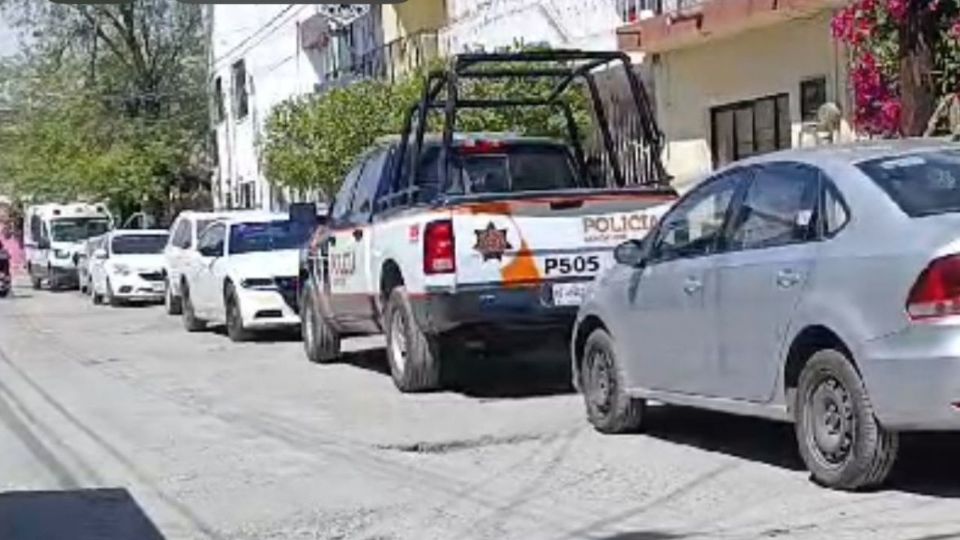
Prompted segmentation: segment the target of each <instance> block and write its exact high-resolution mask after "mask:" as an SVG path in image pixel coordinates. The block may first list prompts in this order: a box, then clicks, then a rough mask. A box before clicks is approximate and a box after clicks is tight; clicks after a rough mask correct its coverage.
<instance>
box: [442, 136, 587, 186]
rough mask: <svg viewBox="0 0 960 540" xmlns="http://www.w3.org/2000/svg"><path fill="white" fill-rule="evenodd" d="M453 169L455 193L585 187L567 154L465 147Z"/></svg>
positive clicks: (539, 148)
mask: <svg viewBox="0 0 960 540" xmlns="http://www.w3.org/2000/svg"><path fill="white" fill-rule="evenodd" d="M453 165H454V166H453V167H452V169H451V181H452V183H453V186H452V191H453V192H455V193H517V192H524V191H549V190H558V189H575V188H578V187H582V186H581V184H580V182H579V181H578V179H577V176H576V175H575V174H574V169H573V164H572V162H571V159H570V156H569V154H568V153H567V150H566V148H565V147H563V146H558V145H526V144H524V145H517V146H505V147H503V148H502V149H491V150H486V149H484V150H482V151H479V152H478V151H476V150H474V149H471V148H470V147H462V148H460V149H459V152H458V153H457V155H456V156H455V157H454V160H453Z"/></svg>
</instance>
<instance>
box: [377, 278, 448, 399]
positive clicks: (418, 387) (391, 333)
mask: <svg viewBox="0 0 960 540" xmlns="http://www.w3.org/2000/svg"><path fill="white" fill-rule="evenodd" d="M384 323H385V324H384V326H385V330H386V335H387V359H388V360H389V362H390V374H391V375H392V376H393V383H394V384H395V385H396V386H397V388H398V389H399V390H400V391H401V392H425V391H429V390H436V389H438V388H439V387H440V344H439V339H438V338H437V337H435V336H430V335H428V334H426V333H425V332H424V331H423V330H422V329H421V328H420V326H418V325H417V321H416V319H415V318H414V316H413V307H412V306H411V304H410V297H409V296H407V291H406V289H405V288H404V287H397V288H395V289H393V290H392V291H391V292H390V296H389V298H388V299H387V307H386V314H385V317H384Z"/></svg>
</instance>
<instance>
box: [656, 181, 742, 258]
mask: <svg viewBox="0 0 960 540" xmlns="http://www.w3.org/2000/svg"><path fill="white" fill-rule="evenodd" d="M741 174H742V173H740V172H735V173H728V174H726V175H724V176H722V177H720V178H717V179H716V180H713V181H710V182H709V183H708V184H705V185H703V186H701V187H699V188H697V189H696V190H695V191H694V192H692V193H691V194H690V195H688V196H687V197H686V198H684V199H683V200H682V201H681V202H679V203H678V204H677V206H676V207H674V209H673V210H671V211H670V213H669V214H667V215H666V216H664V219H663V221H662V222H661V224H660V228H659V230H658V233H657V240H656V243H655V245H654V251H653V257H654V259H659V260H664V259H675V258H678V257H692V256H697V255H703V254H705V253H709V252H710V251H712V250H713V248H714V246H715V244H716V241H717V239H718V238H719V236H720V233H721V231H722V229H723V223H724V221H725V219H726V215H727V210H728V209H729V207H730V202H731V201H732V200H733V196H734V195H735V194H736V191H737V187H738V186H739V185H740V181H741V178H742V176H741Z"/></svg>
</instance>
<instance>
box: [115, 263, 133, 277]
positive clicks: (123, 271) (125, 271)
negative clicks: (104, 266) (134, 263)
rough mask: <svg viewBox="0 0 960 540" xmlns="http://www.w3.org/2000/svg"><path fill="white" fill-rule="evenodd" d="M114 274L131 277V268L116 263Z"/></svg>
mask: <svg viewBox="0 0 960 540" xmlns="http://www.w3.org/2000/svg"><path fill="white" fill-rule="evenodd" d="M113 272H114V273H116V274H120V275H121V276H127V275H130V267H129V266H127V265H125V264H122V263H116V264H114V265H113Z"/></svg>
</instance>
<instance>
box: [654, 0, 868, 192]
mask: <svg viewBox="0 0 960 540" xmlns="http://www.w3.org/2000/svg"><path fill="white" fill-rule="evenodd" d="M830 19H831V13H830V12H828V11H824V12H822V13H820V14H818V15H816V16H813V17H811V18H807V19H792V20H790V21H788V22H782V23H777V24H775V25H773V26H767V27H764V28H760V29H755V30H748V31H745V32H742V33H739V34H735V35H733V36H730V37H726V38H722V39H714V40H707V41H703V42H700V43H699V44H698V45H696V46H693V47H688V48H684V49H678V50H673V51H669V52H666V53H661V54H660V55H659V58H658V60H655V61H654V73H655V80H656V101H657V118H658V121H659V122H660V125H661V128H662V129H663V131H664V133H665V135H666V138H667V148H666V152H665V160H666V165H667V169H668V171H669V172H670V173H671V174H673V175H674V177H675V180H674V185H675V186H677V187H678V188H681V189H683V188H685V187H689V186H690V185H691V184H692V183H693V182H696V181H698V180H700V179H702V177H703V176H704V175H705V174H706V173H708V172H709V171H710V170H711V169H712V155H711V141H710V139H711V114H710V110H711V108H713V107H717V106H722V105H727V104H731V103H735V102H739V101H745V100H751V99H756V98H762V97H767V96H771V95H775V94H780V93H788V94H789V101H790V106H789V110H790V121H791V124H792V141H793V146H798V145H800V144H801V142H802V143H803V144H804V145H809V144H811V143H812V141H813V140H812V138H811V137H810V136H809V135H805V136H804V137H803V141H801V133H800V131H801V129H800V128H801V121H800V118H801V115H800V82H801V81H803V80H805V79H809V78H814V77H821V76H825V77H826V98H827V101H834V102H836V103H838V104H839V105H840V107H841V109H842V110H843V111H844V112H845V114H846V111H848V110H849V106H848V104H847V102H848V98H847V95H848V91H847V87H846V80H847V77H846V72H845V69H844V61H843V56H842V55H843V54H844V53H843V50H842V49H841V48H840V47H839V46H838V45H837V44H836V42H835V41H834V39H833V38H832V36H831V34H830ZM850 136H851V135H850V129H849V126H847V125H844V126H843V127H842V128H841V132H840V138H841V139H843V138H848V137H850Z"/></svg>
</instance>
